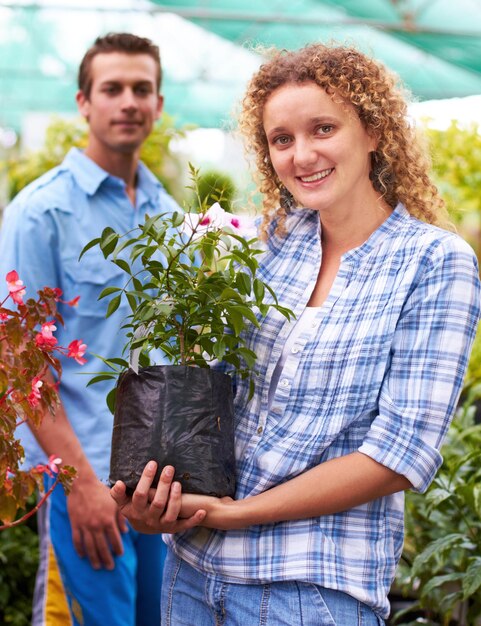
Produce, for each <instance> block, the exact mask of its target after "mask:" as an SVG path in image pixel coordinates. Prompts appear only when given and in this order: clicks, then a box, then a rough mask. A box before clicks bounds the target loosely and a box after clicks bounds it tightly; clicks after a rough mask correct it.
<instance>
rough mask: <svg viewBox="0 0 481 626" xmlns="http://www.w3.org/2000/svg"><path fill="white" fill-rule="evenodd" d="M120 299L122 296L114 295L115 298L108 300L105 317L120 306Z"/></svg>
mask: <svg viewBox="0 0 481 626" xmlns="http://www.w3.org/2000/svg"><path fill="white" fill-rule="evenodd" d="M121 300H122V296H115V298H112V300H111V301H110V302H109V305H108V307H107V313H106V314H105V317H110V316H111V315H112V313H115V311H116V310H117V309H118V308H119V306H120V302H121Z"/></svg>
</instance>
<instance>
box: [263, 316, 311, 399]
mask: <svg viewBox="0 0 481 626" xmlns="http://www.w3.org/2000/svg"><path fill="white" fill-rule="evenodd" d="M319 309H320V307H318V306H306V308H305V309H304V311H303V312H302V313H301V315H300V316H299V317H298V319H297V321H296V323H295V324H294V326H293V327H292V330H291V332H290V334H289V336H288V337H287V339H286V343H285V345H284V349H283V350H282V354H281V356H280V357H279V360H278V361H277V365H276V367H275V369H274V371H273V373H272V378H271V384H270V386H269V397H268V401H267V402H268V407H269V408H268V410H269V411H270V409H271V405H272V401H273V400H274V395H275V393H276V389H277V385H278V383H279V378H280V376H281V374H282V370H283V369H284V364H285V362H286V359H287V356H288V355H289V353H290V352H295V351H296V347H295V343H296V341H297V338H298V337H299V335H300V334H302V333H303V332H304V331H305V330H307V328H308V327H310V326H311V323H312V320H313V319H314V317H315V316H316V313H317V312H318V311H319Z"/></svg>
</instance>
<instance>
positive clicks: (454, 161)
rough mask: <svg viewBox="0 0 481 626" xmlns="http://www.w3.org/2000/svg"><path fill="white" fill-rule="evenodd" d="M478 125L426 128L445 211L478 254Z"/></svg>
mask: <svg viewBox="0 0 481 626" xmlns="http://www.w3.org/2000/svg"><path fill="white" fill-rule="evenodd" d="M480 131H481V129H480V128H479V126H478V125H477V124H474V123H473V124H472V125H471V126H470V127H468V128H461V127H460V126H459V124H458V122H457V121H452V122H451V125H450V127H449V128H448V129H447V130H433V129H428V130H427V134H428V137H429V142H430V145H431V151H432V158H433V175H434V180H435V183H436V185H437V187H438V189H439V190H440V192H441V194H442V196H443V198H444V199H445V201H446V205H447V207H448V210H449V214H450V216H451V218H452V219H453V221H454V222H455V223H456V225H457V226H458V228H459V230H460V232H461V234H462V235H463V237H465V238H466V239H467V240H468V241H469V243H470V244H471V245H472V246H473V248H474V250H475V251H476V253H477V255H478V258H481V133H480Z"/></svg>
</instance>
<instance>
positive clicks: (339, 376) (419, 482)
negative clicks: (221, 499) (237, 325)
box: [167, 205, 480, 617]
mask: <svg viewBox="0 0 481 626" xmlns="http://www.w3.org/2000/svg"><path fill="white" fill-rule="evenodd" d="M287 229H288V235H287V236H286V237H284V238H279V237H277V236H275V235H271V237H270V239H269V244H268V249H267V251H266V252H265V253H264V254H263V256H262V266H261V277H262V278H263V279H264V280H265V281H267V282H268V283H269V284H270V285H271V286H272V287H273V289H274V291H275V293H276V294H277V296H278V298H279V301H280V302H281V303H282V304H283V305H285V306H288V307H290V308H291V309H293V310H294V311H295V313H296V315H297V316H299V314H300V313H302V311H303V310H304V308H305V307H306V304H307V302H308V300H309V297H310V295H311V293H312V290H313V288H314V285H315V283H316V279H317V275H318V272H319V267H320V263H321V254H322V250H321V241H320V224H319V215H318V213H317V212H316V211H311V210H308V209H301V210H296V211H295V212H294V213H292V214H291V215H290V216H289V218H288V220H287ZM479 314H480V284H479V278H478V268H477V262H476V258H475V255H474V253H473V251H472V249H471V248H470V247H469V246H468V245H467V244H466V243H465V242H464V241H463V240H462V239H460V238H459V237H458V236H457V235H455V234H453V233H449V232H446V231H443V230H441V229H439V228H436V227H434V226H431V225H428V224H425V223H422V222H420V221H418V220H416V219H414V218H413V217H411V216H410V215H409V213H408V212H407V211H406V209H405V208H404V207H403V206H402V205H398V207H397V208H396V210H395V211H394V212H393V213H392V215H391V216H390V217H389V218H388V219H387V220H386V221H385V222H384V223H383V224H382V225H381V226H380V228H378V229H377V230H376V231H375V232H374V233H373V234H372V235H371V237H370V238H369V239H368V240H367V241H366V242H365V243H364V244H363V245H361V246H360V247H358V248H356V249H354V250H350V251H349V252H347V253H346V254H344V255H343V257H342V261H341V266H340V269H339V272H338V275H337V277H336V279H335V281H334V284H333V286H332V288H331V291H330V294H329V297H328V298H327V300H326V301H325V302H324V304H323V305H322V307H320V308H319V310H318V312H317V315H316V317H315V319H314V320H313V322H312V324H311V327H310V328H308V329H307V330H305V331H304V332H303V333H302V334H301V335H300V336H299V337H298V339H297V340H296V343H295V344H294V346H293V347H292V349H291V351H290V354H289V355H288V357H287V359H286V363H285V366H284V369H283V371H282V374H281V376H280V379H279V383H278V385H277V389H276V392H275V394H274V397H273V402H272V405H271V408H270V410H268V392H269V384H270V380H271V377H272V373H273V371H274V369H275V366H276V363H277V361H278V359H279V356H280V354H281V352H282V350H283V347H284V344H285V341H286V337H287V336H288V334H289V332H290V330H291V329H292V324H293V323H295V322H287V321H286V320H285V318H284V317H282V316H281V315H279V314H278V313H276V312H275V311H271V312H270V313H269V314H268V316H267V318H266V319H265V321H264V322H263V324H262V327H261V328H260V329H256V328H254V327H253V328H252V329H251V330H250V332H249V346H250V347H251V348H252V349H253V350H255V352H256V353H257V357H258V360H257V367H258V369H259V377H258V380H257V383H256V393H255V396H254V398H253V399H252V400H251V401H250V402H248V401H247V395H248V391H247V389H246V384H245V382H244V381H242V380H238V381H237V394H236V398H235V410H236V420H237V422H236V458H237V478H238V490H237V496H236V497H237V498H246V497H248V496H253V495H255V494H258V493H260V492H263V491H265V490H267V489H270V488H271V487H274V486H275V485H278V484H279V483H282V482H284V481H287V480H289V479H290V478H293V477H294V476H297V475H298V474H301V473H302V472H305V471H306V470H307V469H310V468H312V467H314V466H316V465H318V464H319V463H323V462H324V461H327V460H328V459H332V458H335V457H339V456H342V455H346V454H349V453H351V452H354V451H356V450H357V451H360V452H362V453H363V454H366V455H368V456H369V457H371V458H373V459H374V460H376V461H377V462H379V463H381V464H383V465H385V466H386V467H389V468H390V469H392V470H393V471H395V472H397V473H398V474H402V475H403V476H405V477H406V478H407V479H408V480H409V481H410V482H411V483H412V485H413V488H414V489H415V490H418V491H424V490H426V489H427V487H428V486H429V484H430V482H431V481H432V479H433V477H434V475H435V473H436V471H437V469H438V468H439V466H440V465H441V462H442V458H441V455H440V453H439V447H440V445H441V443H442V440H443V437H444V435H445V434H446V431H447V429H448V426H449V423H450V420H451V418H452V416H453V413H454V410H455V407H456V403H457V400H458V397H459V393H460V391H461V387H462V383H463V378H464V374H465V370H466V366H467V363H468V357H469V352H470V348H471V344H472V341H473V338H474V335H475V331H476V326H477V323H478V319H479ZM403 508H404V496H403V493H396V494H394V495H391V496H388V497H384V498H380V499H377V500H374V501H372V502H369V503H367V504H364V505H362V506H358V507H355V508H353V509H350V510H348V511H343V512H341V513H337V514H334V515H325V516H322V517H318V518H312V519H306V520H298V521H289V522H280V523H275V524H264V525H259V526H252V527H249V528H246V529H242V530H232V531H227V532H226V531H213V530H208V529H203V528H198V529H193V530H191V531H188V532H187V533H183V534H180V535H175V536H173V537H169V538H168V539H167V540H168V542H169V544H170V545H171V546H172V548H173V549H174V551H175V552H176V553H177V554H179V556H181V557H182V558H183V559H185V560H186V561H188V562H189V563H191V564H192V565H193V566H195V567H197V568H198V569H201V570H203V571H204V572H207V573H213V574H216V575H217V576H220V577H221V578H222V579H224V580H226V581H232V582H237V583H266V582H269V581H281V580H293V579H294V580H299V581H308V582H311V583H315V584H317V585H322V586H325V587H329V588H331V589H338V590H340V591H343V592H345V593H348V594H350V595H351V596H353V597H355V598H357V599H359V600H360V601H362V602H365V603H366V604H368V605H369V606H371V607H372V608H373V609H374V610H375V611H376V612H377V613H378V614H379V615H381V616H383V617H386V616H387V615H388V613H389V603H388V600H387V593H388V590H389V587H390V585H391V583H392V580H393V577H394V572H395V568H396V564H397V562H398V560H399V558H400V555H401V551H402V545H403Z"/></svg>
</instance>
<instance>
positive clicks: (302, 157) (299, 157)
mask: <svg viewBox="0 0 481 626" xmlns="http://www.w3.org/2000/svg"><path fill="white" fill-rule="evenodd" d="M316 161H317V151H316V150H315V149H314V146H313V145H312V143H311V142H310V141H303V140H297V141H296V142H295V144H294V164H295V165H298V166H299V167H306V166H309V165H312V163H315V162H316Z"/></svg>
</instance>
